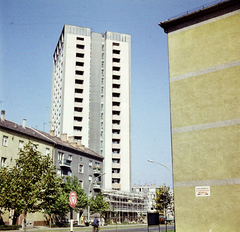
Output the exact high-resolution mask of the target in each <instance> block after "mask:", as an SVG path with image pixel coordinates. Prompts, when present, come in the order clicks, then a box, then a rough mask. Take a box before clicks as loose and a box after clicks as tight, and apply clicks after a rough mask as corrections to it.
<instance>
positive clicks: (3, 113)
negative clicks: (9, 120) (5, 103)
mask: <svg viewBox="0 0 240 232" xmlns="http://www.w3.org/2000/svg"><path fill="white" fill-rule="evenodd" d="M4 118H5V110H2V111H1V120H2V121H4Z"/></svg>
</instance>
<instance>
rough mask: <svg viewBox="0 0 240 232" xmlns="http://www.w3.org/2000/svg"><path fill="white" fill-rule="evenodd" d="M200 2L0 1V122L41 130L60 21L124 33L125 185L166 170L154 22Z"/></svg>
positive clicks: (160, 36)
mask: <svg viewBox="0 0 240 232" xmlns="http://www.w3.org/2000/svg"><path fill="white" fill-rule="evenodd" d="M209 2H211V1H208V0H167V1H166V0H1V1H0V109H1V110H5V111H6V119H8V120H11V121H14V122H17V123H22V120H23V119H27V126H31V127H34V128H37V129H39V130H43V131H46V132H49V120H50V105H51V84H52V55H53V52H54V50H55V47H56V44H57V41H58V38H59V36H60V33H61V30H62V28H63V25H64V24H70V25H76V26H83V27H89V28H91V29H92V31H94V32H99V33H105V32H106V31H113V32H120V33H126V34H131V37H132V44H131V48H132V49H131V55H132V56H131V58H132V60H131V64H132V66H131V70H132V82H131V85H132V90H131V91H132V92H131V98H132V184H145V183H147V184H156V185H162V184H164V183H166V184H167V185H171V186H172V179H171V173H170V172H169V171H168V170H167V169H166V168H165V167H162V166H160V165H157V164H153V163H149V162H147V160H148V159H152V160H155V161H157V162H160V163H163V164H164V165H167V166H169V167H170V168H171V166H172V160H171V134H170V107H169V105H170V103H169V77H168V50H167V49H168V47H167V46H168V44H167V35H166V34H165V33H164V31H163V29H162V28H160V27H159V26H158V23H159V22H162V21H165V20H167V19H168V18H170V17H172V16H174V15H178V14H180V13H183V12H185V11H188V10H192V9H194V8H196V7H199V6H202V5H205V4H208V3H209Z"/></svg>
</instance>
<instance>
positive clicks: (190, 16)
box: [158, 0, 240, 33]
mask: <svg viewBox="0 0 240 232" xmlns="http://www.w3.org/2000/svg"><path fill="white" fill-rule="evenodd" d="M239 3H240V2H239V0H222V1H220V2H218V3H216V4H214V5H210V6H209V4H208V5H207V6H206V7H205V6H202V7H201V8H198V9H197V10H196V8H195V10H194V11H193V10H190V13H189V11H188V12H186V13H185V14H182V15H181V16H180V17H177V16H175V17H176V18H175V17H173V18H171V19H168V20H166V21H164V22H160V23H159V24H158V25H159V26H160V27H162V28H163V29H164V32H165V33H169V32H170V31H169V28H174V27H176V26H178V25H180V24H184V23H186V22H190V21H194V22H193V23H192V24H194V23H197V21H195V20H196V19H197V18H200V17H201V18H202V19H201V21H204V20H207V19H208V18H206V17H204V16H206V15H210V14H214V13H215V12H219V11H223V12H222V13H224V12H225V9H226V8H229V7H231V6H232V5H235V4H238V5H239ZM183 27H184V26H183ZM174 30H175V29H173V31H174Z"/></svg>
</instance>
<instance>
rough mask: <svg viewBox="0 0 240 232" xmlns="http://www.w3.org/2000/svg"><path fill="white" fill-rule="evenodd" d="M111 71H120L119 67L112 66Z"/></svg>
mask: <svg viewBox="0 0 240 232" xmlns="http://www.w3.org/2000/svg"><path fill="white" fill-rule="evenodd" d="M112 70H113V71H120V67H115V66H113V67H112Z"/></svg>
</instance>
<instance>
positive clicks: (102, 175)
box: [88, 173, 106, 223]
mask: <svg viewBox="0 0 240 232" xmlns="http://www.w3.org/2000/svg"><path fill="white" fill-rule="evenodd" d="M105 174H106V173H103V174H101V175H99V176H97V177H96V178H94V182H95V181H96V180H97V179H98V178H99V177H100V176H103V175H105ZM92 183H93V180H91V181H90V183H89V186H88V200H89V198H90V188H91V185H92ZM89 221H90V205H89V206H88V223H89Z"/></svg>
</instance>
